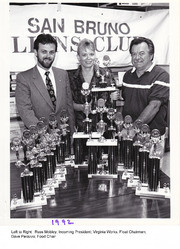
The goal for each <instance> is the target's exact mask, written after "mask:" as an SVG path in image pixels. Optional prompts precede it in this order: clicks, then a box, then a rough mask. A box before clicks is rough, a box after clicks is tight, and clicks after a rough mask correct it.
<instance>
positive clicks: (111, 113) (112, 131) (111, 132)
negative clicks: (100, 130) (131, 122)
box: [107, 108, 116, 138]
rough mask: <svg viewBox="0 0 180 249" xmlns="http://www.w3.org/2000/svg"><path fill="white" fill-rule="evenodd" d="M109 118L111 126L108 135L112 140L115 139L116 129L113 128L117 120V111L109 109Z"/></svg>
mask: <svg viewBox="0 0 180 249" xmlns="http://www.w3.org/2000/svg"><path fill="white" fill-rule="evenodd" d="M107 118H108V119H109V120H110V126H109V127H108V133H109V136H110V138H115V132H116V128H115V127H114V126H113V121H114V119H115V110H114V109H113V108H109V109H108V111H107Z"/></svg>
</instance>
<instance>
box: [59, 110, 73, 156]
mask: <svg viewBox="0 0 180 249" xmlns="http://www.w3.org/2000/svg"><path fill="white" fill-rule="evenodd" d="M68 120H69V117H68V115H67V111H66V110H65V109H64V110H62V111H61V114H60V121H61V124H60V130H61V141H62V142H64V146H65V148H64V149H65V151H64V153H65V156H66V157H69V156H70V154H71V136H70V129H69V125H68V124H67V122H68Z"/></svg>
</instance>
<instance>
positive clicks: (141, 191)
mask: <svg viewBox="0 0 180 249" xmlns="http://www.w3.org/2000/svg"><path fill="white" fill-rule="evenodd" d="M135 194H136V195H138V196H140V197H142V198H148V199H149V198H150V199H154V198H156V199H157V198H159V199H165V198H168V199H170V190H169V188H158V189H157V191H149V188H148V187H147V186H144V187H143V186H142V187H141V188H139V187H136V192H135Z"/></svg>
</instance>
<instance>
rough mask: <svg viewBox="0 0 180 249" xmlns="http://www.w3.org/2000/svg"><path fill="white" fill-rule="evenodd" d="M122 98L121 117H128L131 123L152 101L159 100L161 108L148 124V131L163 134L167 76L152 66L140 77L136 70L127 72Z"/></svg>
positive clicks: (167, 84)
mask: <svg viewBox="0 0 180 249" xmlns="http://www.w3.org/2000/svg"><path fill="white" fill-rule="evenodd" d="M122 96H123V98H124V100H125V103H124V108H123V116H124V117H125V116H126V115H130V116H131V117H132V119H133V122H134V121H135V120H136V119H137V118H138V117H139V115H140V114H141V113H142V111H143V110H144V109H145V107H146V106H147V105H148V104H149V102H150V101H152V100H160V101H161V106H160V109H159V111H158V113H157V114H156V115H155V117H154V118H153V120H152V121H151V122H150V123H149V124H148V125H149V127H150V129H151V130H152V129H158V130H159V131H160V132H161V134H164V133H165V128H166V126H167V121H166V115H167V107H168V101H169V74H168V73H167V72H166V71H165V70H164V69H162V68H161V67H159V66H156V65H154V64H152V65H151V67H150V68H149V69H148V70H147V71H146V72H144V74H143V75H141V76H140V77H138V76H137V74H136V69H135V68H133V69H130V70H128V71H127V72H126V73H125V75H124V77H123V85H122Z"/></svg>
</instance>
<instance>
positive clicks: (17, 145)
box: [10, 137, 23, 167]
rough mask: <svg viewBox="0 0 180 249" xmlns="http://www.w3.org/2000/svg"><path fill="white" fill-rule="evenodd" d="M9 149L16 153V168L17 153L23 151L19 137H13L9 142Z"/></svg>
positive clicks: (18, 159) (17, 163)
mask: <svg viewBox="0 0 180 249" xmlns="http://www.w3.org/2000/svg"><path fill="white" fill-rule="evenodd" d="M10 148H11V150H12V151H15V152H16V158H17V162H16V163H15V165H16V167H18V165H19V162H20V156H19V151H20V150H21V149H23V146H22V142H21V139H20V138H19V137H14V138H13V139H12V141H11V144H10Z"/></svg>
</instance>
